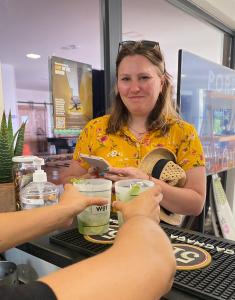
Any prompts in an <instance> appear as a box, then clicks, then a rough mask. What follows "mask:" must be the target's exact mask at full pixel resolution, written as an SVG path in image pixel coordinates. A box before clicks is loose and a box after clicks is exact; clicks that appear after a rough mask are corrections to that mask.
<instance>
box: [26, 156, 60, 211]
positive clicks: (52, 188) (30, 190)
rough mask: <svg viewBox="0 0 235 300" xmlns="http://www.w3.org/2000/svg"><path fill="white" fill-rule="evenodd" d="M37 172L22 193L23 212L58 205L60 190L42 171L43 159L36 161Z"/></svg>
mask: <svg viewBox="0 0 235 300" xmlns="http://www.w3.org/2000/svg"><path fill="white" fill-rule="evenodd" d="M34 164H35V165H36V168H37V170H36V171H35V172H34V173H33V181H32V182H31V183H29V184H28V185H26V186H25V187H24V188H23V189H22V190H21V191H20V203H21V208H22V209H23V210H26V209H31V208H37V207H41V206H46V205H53V204H56V203H58V194H59V191H58V188H57V186H56V185H55V184H53V183H51V182H48V181H47V174H46V172H45V171H44V170H42V169H41V165H42V164H44V161H43V159H40V158H37V159H36V160H34Z"/></svg>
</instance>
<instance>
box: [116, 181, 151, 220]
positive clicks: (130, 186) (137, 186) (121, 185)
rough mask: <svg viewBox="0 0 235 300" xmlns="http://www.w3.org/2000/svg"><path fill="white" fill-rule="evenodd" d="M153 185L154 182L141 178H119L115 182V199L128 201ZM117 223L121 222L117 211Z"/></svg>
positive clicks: (120, 216) (121, 218)
mask: <svg viewBox="0 0 235 300" xmlns="http://www.w3.org/2000/svg"><path fill="white" fill-rule="evenodd" d="M153 186H154V182H153V181H150V180H143V179H128V180H119V181H117V182H116V183H115V194H116V200H120V201H123V202H128V201H130V200H131V199H133V198H134V197H136V196H138V195H139V194H140V193H142V192H144V191H146V190H147V189H149V188H151V187H153ZM118 224H119V226H121V225H122V224H123V217H122V214H121V213H120V212H118Z"/></svg>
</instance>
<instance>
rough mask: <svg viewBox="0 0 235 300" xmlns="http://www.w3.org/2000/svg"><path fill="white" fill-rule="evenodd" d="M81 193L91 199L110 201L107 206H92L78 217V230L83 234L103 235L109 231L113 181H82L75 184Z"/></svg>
mask: <svg viewBox="0 0 235 300" xmlns="http://www.w3.org/2000/svg"><path fill="white" fill-rule="evenodd" d="M74 185H75V186H76V187H77V188H78V190H79V191H80V193H82V194H84V195H86V196H89V197H102V198H105V199H107V200H108V204H105V205H101V206H98V205H92V206H89V207H87V208H86V209H85V210H84V211H82V212H81V213H80V214H78V215H77V220H78V230H79V232H80V233H81V234H86V235H87V234H88V235H102V234H104V233H105V232H107V231H108V229H109V218H110V205H111V193H112V181H111V180H107V179H100V178H96V179H81V180H80V181H78V182H76V183H74Z"/></svg>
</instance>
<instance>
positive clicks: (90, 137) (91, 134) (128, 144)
mask: <svg viewBox="0 0 235 300" xmlns="http://www.w3.org/2000/svg"><path fill="white" fill-rule="evenodd" d="M108 119H109V115H106V116H103V117H99V118H97V119H94V120H91V121H90V122H89V123H88V124H87V125H86V127H85V128H84V130H83V131H82V133H81V135H80V137H79V139H78V141H77V145H76V149H75V151H74V159H75V160H77V161H78V162H79V164H80V165H81V167H83V168H88V167H89V165H88V164H87V163H86V162H84V160H82V159H81V158H80V155H79V154H80V153H86V154H91V155H96V156H101V157H103V158H105V159H106V160H107V161H108V162H109V163H110V165H112V166H114V167H121V168H122V167H129V166H131V167H138V165H139V163H140V161H141V160H142V159H143V157H144V156H145V155H146V154H147V153H148V152H149V151H151V150H153V149H154V148H159V147H165V148H167V149H169V150H171V151H172V152H174V153H175V155H176V158H177V161H176V163H177V164H179V165H180V166H181V167H182V168H183V169H184V170H185V171H187V170H189V169H191V168H194V167H197V166H204V165H205V158H204V153H203V149H202V145H201V142H200V140H199V137H198V134H197V132H196V130H195V128H194V127H193V126H192V125H191V124H189V123H187V122H185V121H183V120H177V121H170V124H171V125H170V129H169V131H168V132H167V133H165V134H161V131H160V130H152V131H150V132H148V133H146V135H145V136H144V137H143V139H142V140H141V141H139V140H137V139H136V137H135V136H134V135H133V134H132V133H131V132H130V131H129V129H128V128H127V127H124V128H123V129H122V130H121V131H120V132H117V133H116V134H107V133H106V128H107V123H108Z"/></svg>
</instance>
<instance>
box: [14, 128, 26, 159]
mask: <svg viewBox="0 0 235 300" xmlns="http://www.w3.org/2000/svg"><path fill="white" fill-rule="evenodd" d="M25 125H26V123H23V124H22V125H21V127H20V129H19V131H18V135H17V139H16V145H15V151H14V156H18V155H22V152H23V146H24V133H25Z"/></svg>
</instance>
